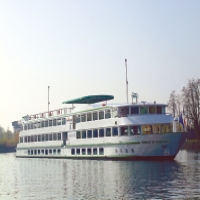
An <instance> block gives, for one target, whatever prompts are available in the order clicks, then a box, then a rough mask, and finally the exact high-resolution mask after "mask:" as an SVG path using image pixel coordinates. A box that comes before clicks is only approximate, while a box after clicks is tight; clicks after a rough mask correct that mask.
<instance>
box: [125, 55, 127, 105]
mask: <svg viewBox="0 0 200 200" xmlns="http://www.w3.org/2000/svg"><path fill="white" fill-rule="evenodd" d="M125 67H126V99H127V103H128V78H127V59H126V58H125Z"/></svg>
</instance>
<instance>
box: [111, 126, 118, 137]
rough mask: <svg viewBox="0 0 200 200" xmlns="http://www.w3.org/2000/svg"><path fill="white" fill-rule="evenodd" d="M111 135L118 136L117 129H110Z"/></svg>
mask: <svg viewBox="0 0 200 200" xmlns="http://www.w3.org/2000/svg"><path fill="white" fill-rule="evenodd" d="M112 135H113V136H118V127H113V128H112Z"/></svg>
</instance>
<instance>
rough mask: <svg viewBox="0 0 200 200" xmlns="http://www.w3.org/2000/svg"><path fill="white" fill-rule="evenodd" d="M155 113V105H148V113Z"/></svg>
mask: <svg viewBox="0 0 200 200" xmlns="http://www.w3.org/2000/svg"><path fill="white" fill-rule="evenodd" d="M154 113H156V107H155V106H149V114H154Z"/></svg>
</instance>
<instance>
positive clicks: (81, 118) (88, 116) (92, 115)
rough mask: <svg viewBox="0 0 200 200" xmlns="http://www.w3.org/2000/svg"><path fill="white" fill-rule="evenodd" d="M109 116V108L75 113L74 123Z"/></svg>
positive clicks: (107, 117)
mask: <svg viewBox="0 0 200 200" xmlns="http://www.w3.org/2000/svg"><path fill="white" fill-rule="evenodd" d="M109 118H111V112H110V110H105V111H99V112H93V113H87V114H85V113H84V114H81V115H76V123H79V122H86V121H95V120H101V119H109Z"/></svg>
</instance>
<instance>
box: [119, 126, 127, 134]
mask: <svg viewBox="0 0 200 200" xmlns="http://www.w3.org/2000/svg"><path fill="white" fill-rule="evenodd" d="M120 129H121V135H128V126H123V127H120Z"/></svg>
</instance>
